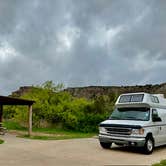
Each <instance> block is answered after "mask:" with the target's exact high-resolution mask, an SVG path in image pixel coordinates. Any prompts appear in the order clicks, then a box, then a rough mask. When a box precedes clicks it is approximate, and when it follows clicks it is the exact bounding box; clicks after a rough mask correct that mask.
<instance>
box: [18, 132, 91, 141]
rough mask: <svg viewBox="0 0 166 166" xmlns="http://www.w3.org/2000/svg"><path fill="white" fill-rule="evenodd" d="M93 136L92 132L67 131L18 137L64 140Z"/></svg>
mask: <svg viewBox="0 0 166 166" xmlns="http://www.w3.org/2000/svg"><path fill="white" fill-rule="evenodd" d="M92 136H94V134H93V135H92V134H89V133H81V134H80V133H79V134H78V133H77V134H76V133H75V134H73V133H68V134H67V135H58V136H41V135H34V136H29V135H21V136H19V137H21V138H29V139H39V140H64V139H74V138H89V137H92Z"/></svg>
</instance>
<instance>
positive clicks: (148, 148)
mask: <svg viewBox="0 0 166 166" xmlns="http://www.w3.org/2000/svg"><path fill="white" fill-rule="evenodd" d="M153 149H154V141H153V138H151V137H147V138H146V141H145V145H144V152H145V153H146V154H151V153H152V152H153Z"/></svg>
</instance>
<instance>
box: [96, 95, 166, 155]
mask: <svg viewBox="0 0 166 166" xmlns="http://www.w3.org/2000/svg"><path fill="white" fill-rule="evenodd" d="M99 141H100V145H101V146H102V147H103V148H110V147H111V145H112V143H115V144H117V145H129V146H136V147H142V148H143V149H144V152H145V153H146V154H150V153H152V152H153V148H154V147H156V146H160V145H164V144H166V99H165V98H164V95H162V94H148V93H128V94H122V95H120V96H119V98H118V99H117V101H116V104H115V110H114V111H113V113H112V114H111V116H110V117H109V119H108V120H105V121H103V122H101V123H100V125H99Z"/></svg>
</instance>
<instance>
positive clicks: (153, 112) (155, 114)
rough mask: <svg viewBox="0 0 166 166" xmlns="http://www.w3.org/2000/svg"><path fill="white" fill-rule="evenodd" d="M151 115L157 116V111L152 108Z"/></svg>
mask: <svg viewBox="0 0 166 166" xmlns="http://www.w3.org/2000/svg"><path fill="white" fill-rule="evenodd" d="M152 117H158V112H157V110H156V109H153V110H152Z"/></svg>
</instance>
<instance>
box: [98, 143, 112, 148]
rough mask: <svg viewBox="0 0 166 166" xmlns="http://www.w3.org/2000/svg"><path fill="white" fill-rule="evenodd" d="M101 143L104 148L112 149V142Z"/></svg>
mask: <svg viewBox="0 0 166 166" xmlns="http://www.w3.org/2000/svg"><path fill="white" fill-rule="evenodd" d="M100 145H101V147H102V148H104V149H110V147H111V145H112V143H106V142H100Z"/></svg>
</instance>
